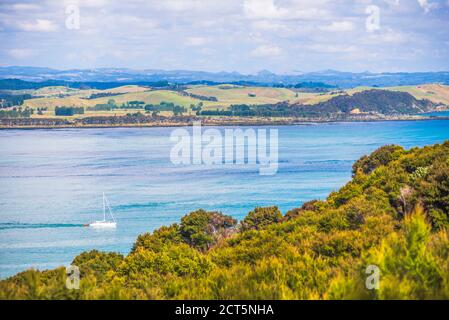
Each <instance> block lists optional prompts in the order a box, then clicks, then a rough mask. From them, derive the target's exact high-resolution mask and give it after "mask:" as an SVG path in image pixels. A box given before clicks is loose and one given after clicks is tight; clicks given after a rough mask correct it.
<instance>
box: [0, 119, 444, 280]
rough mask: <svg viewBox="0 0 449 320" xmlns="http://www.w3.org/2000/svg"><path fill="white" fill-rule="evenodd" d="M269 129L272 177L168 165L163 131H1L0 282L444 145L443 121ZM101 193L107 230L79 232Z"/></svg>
mask: <svg viewBox="0 0 449 320" xmlns="http://www.w3.org/2000/svg"><path fill="white" fill-rule="evenodd" d="M263 128H264V129H267V127H263ZM272 128H276V129H278V130H279V162H280V163H279V171H278V173H277V174H276V175H273V176H261V175H259V171H258V168H257V167H254V166H249V167H248V166H229V167H226V168H223V167H214V166H211V167H205V166H194V165H191V166H177V165H173V164H172V163H171V162H170V157H169V155H170V149H171V147H172V146H173V142H171V141H170V140H169V136H170V133H171V132H172V130H173V129H172V128H129V129H128V128H115V129H67V130H1V131H0V277H1V278H4V277H7V276H9V275H12V274H14V273H16V272H19V271H22V270H25V269H27V268H31V267H34V268H38V269H47V268H53V267H56V266H60V265H68V264H70V262H71V261H72V259H73V257H74V256H76V255H77V254H79V253H80V252H82V251H85V250H91V249H99V250H108V251H116V252H121V253H124V254H126V253H127V252H129V250H130V248H131V246H132V244H133V242H134V240H135V238H136V237H137V235H139V234H140V233H143V232H149V231H152V230H154V229H155V228H157V227H160V226H161V225H168V224H171V223H173V222H177V221H179V219H180V217H182V216H183V215H184V214H186V213H188V212H190V211H193V210H195V209H198V208H204V209H207V210H219V211H222V212H223V213H226V214H230V215H232V216H234V217H236V218H238V219H241V218H242V217H244V216H245V215H246V214H247V213H248V212H249V211H250V210H251V209H252V208H254V207H256V206H268V205H277V206H279V208H280V209H281V210H282V211H283V212H284V213H285V212H286V211H287V210H289V209H291V208H295V207H298V206H300V205H301V204H302V203H303V202H305V201H308V200H311V199H316V198H319V199H324V198H325V197H326V196H327V195H328V194H329V192H331V191H332V190H336V189H338V188H339V187H340V186H342V185H343V184H344V183H345V182H347V181H348V180H349V179H350V178H351V166H352V163H353V162H354V161H355V160H356V159H358V158H359V157H360V156H362V155H364V154H367V153H369V152H371V151H373V150H375V149H376V148H378V147H379V146H382V145H385V144H391V143H395V144H400V145H402V146H404V147H406V148H410V147H413V146H423V145H426V144H433V143H440V142H443V141H444V140H445V139H449V121H443V120H432V121H410V122H374V123H333V124H313V125H298V126H282V127H272ZM218 129H220V130H223V128H218ZM102 192H105V193H106V195H107V197H108V199H109V202H110V204H111V206H112V210H113V212H114V213H115V216H116V219H117V221H118V227H117V229H116V230H92V229H90V228H85V227H82V224H84V223H88V222H91V221H93V220H98V219H101V218H102Z"/></svg>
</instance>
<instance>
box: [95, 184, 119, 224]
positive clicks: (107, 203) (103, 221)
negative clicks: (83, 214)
mask: <svg viewBox="0 0 449 320" xmlns="http://www.w3.org/2000/svg"><path fill="white" fill-rule="evenodd" d="M106 207H108V211H109V215H110V216H111V218H112V221H106ZM89 227H92V228H116V227H117V222H116V221H115V218H114V215H113V214H112V211H111V207H110V206H109V202H108V199H106V196H105V195H104V192H103V220H101V221H95V222H92V223H89Z"/></svg>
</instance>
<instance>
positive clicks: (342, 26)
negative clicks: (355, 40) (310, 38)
mask: <svg viewBox="0 0 449 320" xmlns="http://www.w3.org/2000/svg"><path fill="white" fill-rule="evenodd" d="M320 29H321V30H324V31H330V32H344V31H351V30H353V29H354V24H353V23H352V22H350V21H334V22H332V23H331V24H329V25H326V26H323V27H321V28H320Z"/></svg>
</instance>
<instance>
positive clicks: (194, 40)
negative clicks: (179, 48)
mask: <svg viewBox="0 0 449 320" xmlns="http://www.w3.org/2000/svg"><path fill="white" fill-rule="evenodd" d="M206 42H207V39H206V38H202V37H188V38H186V39H185V41H184V43H185V44H186V45H187V46H191V47H197V46H202V45H203V44H205V43H206Z"/></svg>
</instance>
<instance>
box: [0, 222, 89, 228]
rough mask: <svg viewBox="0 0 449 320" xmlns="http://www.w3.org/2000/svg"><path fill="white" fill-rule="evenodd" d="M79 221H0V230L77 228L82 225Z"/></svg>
mask: <svg viewBox="0 0 449 320" xmlns="http://www.w3.org/2000/svg"><path fill="white" fill-rule="evenodd" d="M82 226H83V225H82V224H79V223H18V222H6V223H0V230H9V229H42V228H77V227H82Z"/></svg>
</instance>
